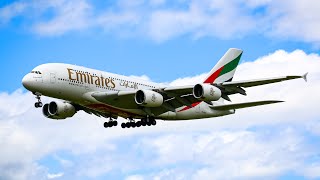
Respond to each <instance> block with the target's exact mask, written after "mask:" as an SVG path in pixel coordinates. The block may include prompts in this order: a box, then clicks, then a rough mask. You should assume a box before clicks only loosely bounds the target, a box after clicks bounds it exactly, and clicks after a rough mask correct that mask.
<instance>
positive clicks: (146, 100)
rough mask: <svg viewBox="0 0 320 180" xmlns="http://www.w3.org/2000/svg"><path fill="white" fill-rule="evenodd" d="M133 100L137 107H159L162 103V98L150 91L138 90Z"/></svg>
mask: <svg viewBox="0 0 320 180" xmlns="http://www.w3.org/2000/svg"><path fill="white" fill-rule="evenodd" d="M134 99H135V101H136V103H137V104H138V105H140V106H144V107H159V106H161V105H162V103H163V96H162V95H161V94H159V93H157V92H154V91H151V90H138V91H137V92H136V94H135V96H134Z"/></svg>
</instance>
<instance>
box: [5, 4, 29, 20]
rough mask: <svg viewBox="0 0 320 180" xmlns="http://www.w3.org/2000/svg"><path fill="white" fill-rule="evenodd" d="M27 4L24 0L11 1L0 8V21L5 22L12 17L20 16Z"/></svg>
mask: <svg viewBox="0 0 320 180" xmlns="http://www.w3.org/2000/svg"><path fill="white" fill-rule="evenodd" d="M27 6H28V5H27V3H24V2H13V3H12V4H9V5H7V6H4V7H2V8H0V22H1V23H7V22H9V21H11V20H12V18H14V17H16V16H20V15H21V14H22V12H23V11H24V10H25V9H26V8H27Z"/></svg>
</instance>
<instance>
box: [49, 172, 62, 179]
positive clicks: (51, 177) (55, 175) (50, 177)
mask: <svg viewBox="0 0 320 180" xmlns="http://www.w3.org/2000/svg"><path fill="white" fill-rule="evenodd" d="M62 176H63V173H56V174H48V175H47V177H48V179H56V178H60V177H62Z"/></svg>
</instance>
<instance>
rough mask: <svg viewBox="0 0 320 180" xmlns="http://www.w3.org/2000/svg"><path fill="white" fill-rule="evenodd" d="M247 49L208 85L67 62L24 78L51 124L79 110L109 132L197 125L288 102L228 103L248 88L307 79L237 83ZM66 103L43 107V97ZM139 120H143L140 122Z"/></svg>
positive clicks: (232, 56) (229, 55) (231, 56)
mask: <svg viewBox="0 0 320 180" xmlns="http://www.w3.org/2000/svg"><path fill="white" fill-rule="evenodd" d="M241 55H242V50H240V49H235V48H231V49H229V50H228V51H227V52H226V53H225V55H224V56H223V57H222V58H221V59H220V60H219V62H218V63H217V64H216V65H215V66H214V67H213V68H212V70H211V71H210V72H209V74H208V75H207V77H206V78H205V79H204V80H203V81H202V82H196V83H195V84H193V85H188V86H174V87H165V86H163V85H160V84H156V83H151V82H146V81H142V80H140V79H134V78H131V77H126V76H122V75H118V74H113V73H109V72H103V71H99V70H95V69H89V68H86V67H82V66H76V65H71V64H63V63H49V64H42V65H39V66H37V67H35V68H34V69H33V70H32V71H31V72H30V73H28V74H27V75H25V76H24V78H23V79H22V84H23V86H24V87H25V88H26V89H28V90H29V91H31V92H32V93H33V94H34V95H35V96H36V98H37V100H38V101H37V102H36V103H35V107H36V108H39V107H42V106H43V107H42V112H43V115H44V116H45V117H47V118H51V119H66V118H69V117H72V116H73V115H74V114H75V113H76V112H77V111H80V110H83V111H85V112H87V113H89V114H94V115H97V116H99V117H105V118H108V119H109V120H108V121H106V122H105V123H104V127H112V126H117V125H118V122H117V118H118V117H119V116H121V117H123V118H125V119H127V120H126V121H125V122H123V123H122V124H121V127H122V128H130V127H133V128H134V127H140V126H146V125H148V126H151V125H156V120H158V119H159V120H172V121H177V120H194V119H201V118H210V117H218V116H224V115H229V114H233V113H235V110H236V109H240V108H247V107H252V106H260V105H266V104H272V103H279V102H283V101H275V100H268V101H255V102H245V103H233V104H224V100H227V101H231V100H230V98H229V95H232V94H241V95H246V91H245V90H244V89H243V88H249V87H253V86H259V85H264V84H270V83H276V82H281V81H285V80H291V79H297V78H303V79H304V80H305V81H306V80H307V77H306V76H307V73H306V74H304V75H303V76H283V77H275V78H266V79H257V80H245V81H232V78H233V75H234V73H235V71H236V68H237V66H238V64H239V61H240V58H241ZM42 95H43V96H49V97H53V98H58V99H61V100H62V101H52V102H50V103H47V104H44V105H43V104H42V102H41V96H42ZM135 119H138V121H136V120H135Z"/></svg>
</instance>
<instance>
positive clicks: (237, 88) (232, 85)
mask: <svg viewBox="0 0 320 180" xmlns="http://www.w3.org/2000/svg"><path fill="white" fill-rule="evenodd" d="M307 75H308V73H305V74H304V75H302V76H282V77H275V78H266V79H255V80H245V81H231V82H223V83H220V84H217V86H218V87H219V88H220V89H221V90H222V92H223V94H224V95H226V96H227V95H231V94H236V93H240V94H242V95H246V92H245V90H244V89H243V88H248V87H253V86H261V85H265V84H272V83H277V82H282V81H287V80H291V79H298V78H303V79H304V80H305V81H307ZM224 99H226V100H229V101H230V99H229V98H228V97H226V98H224Z"/></svg>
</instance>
